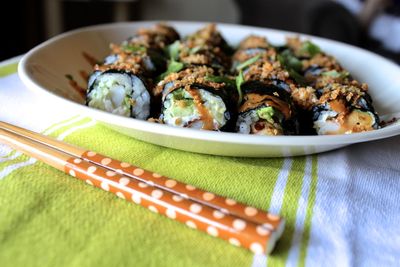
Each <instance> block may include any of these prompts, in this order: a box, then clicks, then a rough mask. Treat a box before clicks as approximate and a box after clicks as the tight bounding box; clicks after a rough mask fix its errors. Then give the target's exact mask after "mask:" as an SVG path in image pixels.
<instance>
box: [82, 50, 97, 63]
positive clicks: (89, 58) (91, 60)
mask: <svg viewBox="0 0 400 267" xmlns="http://www.w3.org/2000/svg"><path fill="white" fill-rule="evenodd" d="M82 55H83V57H84V58H85V59H86V61H87V62H88V63H89V64H90V65H91V66H94V65H96V64H97V63H99V60H97V59H96V58H94V57H93V56H92V55H90V54H88V53H86V52H82Z"/></svg>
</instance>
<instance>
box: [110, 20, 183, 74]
mask: <svg viewBox="0 0 400 267" xmlns="http://www.w3.org/2000/svg"><path fill="white" fill-rule="evenodd" d="M178 39H179V34H178V33H177V32H176V31H175V29H173V28H172V27H170V26H168V25H165V24H156V25H155V26H154V27H152V28H142V29H139V30H138V32H137V33H136V34H135V35H134V36H132V37H130V38H128V39H127V40H126V41H124V42H122V43H121V44H120V45H117V44H111V46H110V48H111V54H110V55H109V56H107V57H106V58H105V59H104V63H103V64H105V65H122V66H123V65H125V64H130V65H132V64H135V65H139V66H140V69H141V70H142V75H144V76H146V77H150V78H154V77H156V76H157V75H159V74H161V73H162V72H164V71H165V70H166V66H167V59H166V57H165V56H164V49H166V47H167V46H168V45H170V44H171V43H173V42H175V41H176V40H178Z"/></svg>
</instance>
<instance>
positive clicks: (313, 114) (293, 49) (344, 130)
mask: <svg viewBox="0 0 400 267" xmlns="http://www.w3.org/2000/svg"><path fill="white" fill-rule="evenodd" d="M283 55H284V56H285V61H286V63H288V64H287V65H288V67H289V68H290V67H292V69H293V70H295V71H296V73H297V74H299V75H301V76H302V77H303V78H304V82H305V83H307V84H308V85H310V86H312V89H310V87H307V90H306V89H304V88H303V89H298V90H294V91H293V92H292V97H293V100H294V102H295V103H296V104H297V105H298V107H299V109H302V110H303V111H304V112H306V113H307V114H310V118H312V127H313V128H314V129H315V131H316V133H317V134H319V135H325V134H348V133H355V132H363V131H370V130H374V129H378V128H379V117H378V116H377V114H376V112H375V110H374V108H373V105H372V99H371V97H370V95H369V94H368V86H367V85H366V84H364V83H359V82H358V81H357V80H355V79H353V78H352V77H351V75H350V73H349V72H348V71H346V70H345V69H344V68H343V67H342V66H341V65H340V64H339V63H338V62H337V60H336V59H335V58H334V57H332V56H330V55H327V54H325V53H324V52H322V51H321V49H320V48H319V47H318V46H317V45H315V44H313V43H312V42H310V41H301V40H300V39H299V38H288V41H287V49H286V50H284V51H283ZM289 61H291V62H292V63H293V62H295V63H296V65H297V66H295V65H294V64H290V63H289Z"/></svg>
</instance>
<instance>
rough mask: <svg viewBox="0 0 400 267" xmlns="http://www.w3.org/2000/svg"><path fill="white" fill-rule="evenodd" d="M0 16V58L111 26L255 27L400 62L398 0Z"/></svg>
mask: <svg viewBox="0 0 400 267" xmlns="http://www.w3.org/2000/svg"><path fill="white" fill-rule="evenodd" d="M3 12H7V13H9V14H12V17H13V19H12V20H10V19H9V16H1V20H2V21H1V22H2V25H3V27H2V30H3V31H5V33H4V34H3V41H2V42H1V49H0V59H1V60H3V59H7V58H10V57H13V56H16V55H20V54H23V53H25V52H26V51H28V50H29V49H31V48H32V47H34V46H35V45H37V44H39V43H41V42H43V41H45V40H46V39H48V38H50V37H52V36H55V35H57V34H59V33H61V32H64V31H68V30H71V29H74V28H78V27H82V26H87V25H94V24H100V23H108V22H115V21H135V20H190V21H212V22H226V23H236V24H246V25H255V26H262V27H269V28H276V29H283V30H289V31H295V32H302V33H308V34H313V35H318V36H322V37H326V38H330V39H335V40H339V41H342V42H346V43H350V44H353V45H356V46H359V47H363V48H366V49H369V50H371V51H374V52H376V53H379V54H381V55H383V56H385V57H387V58H390V59H392V60H393V61H396V62H397V63H400V0H335V1H333V0H308V1H306V0H280V1H272V0H14V1H10V2H8V3H7V8H6V9H3Z"/></svg>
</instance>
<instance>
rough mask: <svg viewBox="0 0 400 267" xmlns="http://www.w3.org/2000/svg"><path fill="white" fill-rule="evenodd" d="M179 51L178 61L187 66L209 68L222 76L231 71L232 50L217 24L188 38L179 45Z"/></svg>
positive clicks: (210, 25) (208, 26)
mask: <svg viewBox="0 0 400 267" xmlns="http://www.w3.org/2000/svg"><path fill="white" fill-rule="evenodd" d="M178 50H179V54H178V61H180V62H182V63H184V64H186V65H195V66H208V67H211V68H213V69H215V70H216V71H219V72H220V74H223V73H225V72H226V71H227V70H228V69H229V65H230V58H229V56H228V55H229V53H230V51H231V49H230V48H229V46H228V44H227V42H226V41H225V39H224V38H223V37H222V35H221V33H220V32H219V31H218V30H217V28H216V26H215V24H209V25H207V26H206V27H204V28H202V29H200V30H199V31H197V32H196V33H194V34H192V35H190V36H188V37H186V38H185V39H184V40H182V41H181V42H180V44H179V45H178Z"/></svg>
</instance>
